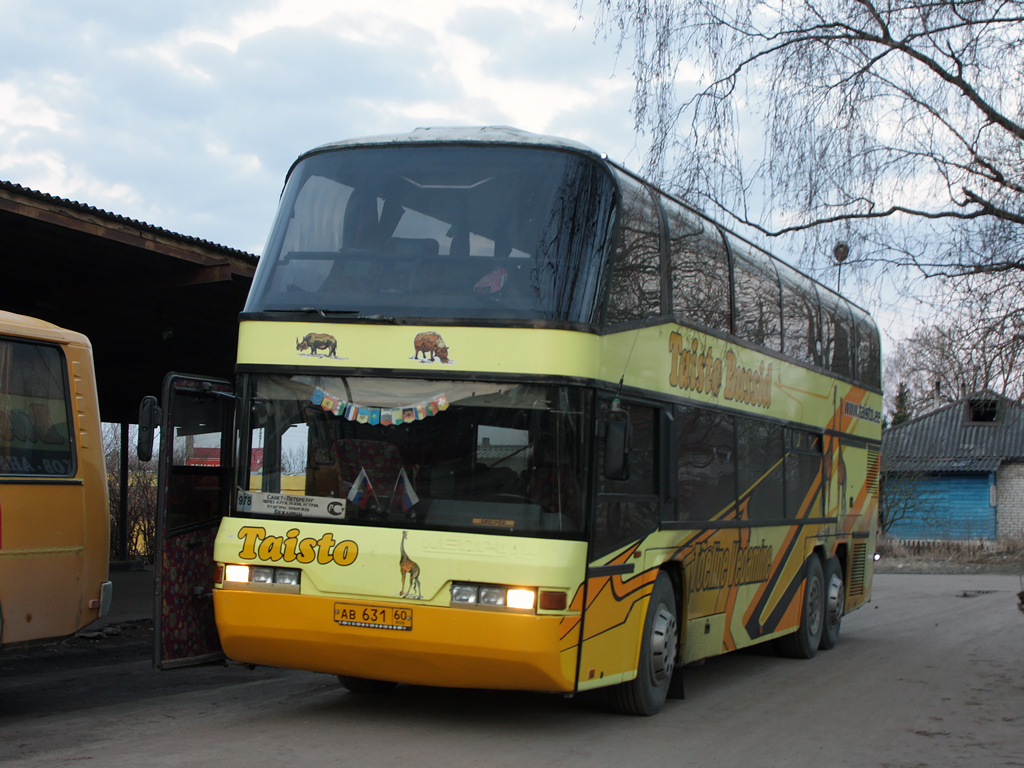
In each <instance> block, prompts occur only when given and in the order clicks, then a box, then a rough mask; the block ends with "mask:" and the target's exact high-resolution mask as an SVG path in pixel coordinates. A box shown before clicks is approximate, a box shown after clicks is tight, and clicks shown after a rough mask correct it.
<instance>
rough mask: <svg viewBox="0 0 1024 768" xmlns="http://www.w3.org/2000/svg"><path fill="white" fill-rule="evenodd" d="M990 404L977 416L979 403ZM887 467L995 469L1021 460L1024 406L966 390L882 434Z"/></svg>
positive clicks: (891, 469) (903, 469) (959, 470)
mask: <svg viewBox="0 0 1024 768" xmlns="http://www.w3.org/2000/svg"><path fill="white" fill-rule="evenodd" d="M983 403H987V404H990V405H992V406H994V411H990V412H989V415H990V416H994V418H992V419H991V420H978V416H979V409H978V408H977V406H978V405H979V404H983ZM882 452H883V456H884V457H885V458H884V460H885V471H887V472H898V473H906V472H925V473H928V472H950V473H965V472H994V471H995V470H996V469H998V468H999V465H1000V464H1002V463H1003V462H1004V461H1024V407H1022V406H1021V405H1019V404H1017V403H1015V402H1013V401H1012V400H1009V399H1007V398H1005V397H1000V396H999V395H996V394H993V393H991V392H980V393H976V394H973V395H969V396H967V397H965V398H963V399H961V400H957V401H956V402H954V403H950V404H949V405H945V406H943V407H941V408H937V409H935V410H934V411H931V412H929V413H926V414H924V415H922V416H919V417H917V418H916V419H911V420H910V421H907V422H905V423H903V424H900V425H899V426H896V427H891V428H890V429H887V430H886V431H885V433H884V434H883V435H882Z"/></svg>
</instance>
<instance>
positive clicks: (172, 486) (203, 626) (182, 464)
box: [153, 373, 235, 669]
mask: <svg viewBox="0 0 1024 768" xmlns="http://www.w3.org/2000/svg"><path fill="white" fill-rule="evenodd" d="M234 404H235V399H234V395H233V394H232V391H231V385H230V384H229V383H228V382H226V381H223V380H220V379H209V378H202V377H196V376H186V375H182V374H177V373H169V374H167V377H166V378H165V379H164V386H163V396H162V398H161V405H162V411H161V414H162V419H161V422H160V469H159V478H160V481H159V488H158V492H157V515H156V541H157V549H156V552H157V557H156V566H155V568H154V570H155V575H156V589H155V601H156V604H155V606H154V648H153V663H154V666H156V667H157V668H158V669H169V668H172V667H180V666H187V665H192V664H201V663H205V662H210V661H216V660H219V659H221V658H223V657H224V653H223V651H222V650H221V646H220V640H219V638H218V636H217V627H216V624H215V621H214V615H213V583H214V578H215V576H214V569H215V566H214V560H213V542H214V538H215V537H216V535H217V528H218V526H219V524H220V520H221V518H222V517H223V516H224V515H225V514H227V511H228V506H229V502H230V499H231V489H232V484H231V474H232V473H231V444H232V442H231V434H232V422H233V417H234V407H235V405H234Z"/></svg>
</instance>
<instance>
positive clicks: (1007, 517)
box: [996, 464, 1024, 538]
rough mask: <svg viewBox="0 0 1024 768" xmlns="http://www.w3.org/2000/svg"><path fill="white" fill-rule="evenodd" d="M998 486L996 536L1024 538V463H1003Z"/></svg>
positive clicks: (997, 478)
mask: <svg viewBox="0 0 1024 768" xmlns="http://www.w3.org/2000/svg"><path fill="white" fill-rule="evenodd" d="M996 488H997V490H996V494H997V499H996V501H997V507H996V536H998V537H999V538H1003V537H1009V538H1024V464H1003V465H1002V466H1001V467H1000V468H999V473H998V474H997V475H996Z"/></svg>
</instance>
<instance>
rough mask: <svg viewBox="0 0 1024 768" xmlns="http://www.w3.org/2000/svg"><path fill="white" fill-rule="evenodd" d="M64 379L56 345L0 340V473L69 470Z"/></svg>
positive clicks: (70, 448)
mask: <svg viewBox="0 0 1024 768" xmlns="http://www.w3.org/2000/svg"><path fill="white" fill-rule="evenodd" d="M67 380H68V379H67V374H66V373H65V368H64V356H63V353H62V352H61V351H60V350H59V349H58V348H57V347H54V346H50V345H45V344H34V343H31V342H24V341H13V340H8V339H0V475H58V476H63V477H69V476H72V475H74V474H75V471H76V468H77V467H76V461H75V448H74V445H73V443H72V440H71V433H72V425H71V422H70V417H69V407H68V386H67Z"/></svg>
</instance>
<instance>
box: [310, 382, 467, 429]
mask: <svg viewBox="0 0 1024 768" xmlns="http://www.w3.org/2000/svg"><path fill="white" fill-rule="evenodd" d="M310 400H311V401H312V403H313V405H319V406H320V407H321V408H323V409H324V410H325V411H327V412H328V413H333V414H334V415H335V416H342V417H344V418H345V419H347V420H349V421H355V422H358V423H359V424H373V425H377V424H380V425H381V426H384V427H393V426H397V425H398V424H410V423H412V422H414V421H423V419H425V418H427V417H428V416H436V415H437V414H438V413H440V412H441V411H445V410H447V409H448V398H447V397H446V396H445V395H438V396H437V397H435V398H432V399H431V400H428V401H427V402H425V403H416V404H414V405H405V406H401V407H399V408H376V407H374V406H370V405H358V404H356V403H347V402H345V401H344V400H342V399H340V398H337V397H335V396H334V395H331V394H330V393H328V392H325V391H324V390H322V389H320V388H319V387H317V388H316V390H315V391H314V392H313V396H312V397H311V398H310Z"/></svg>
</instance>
